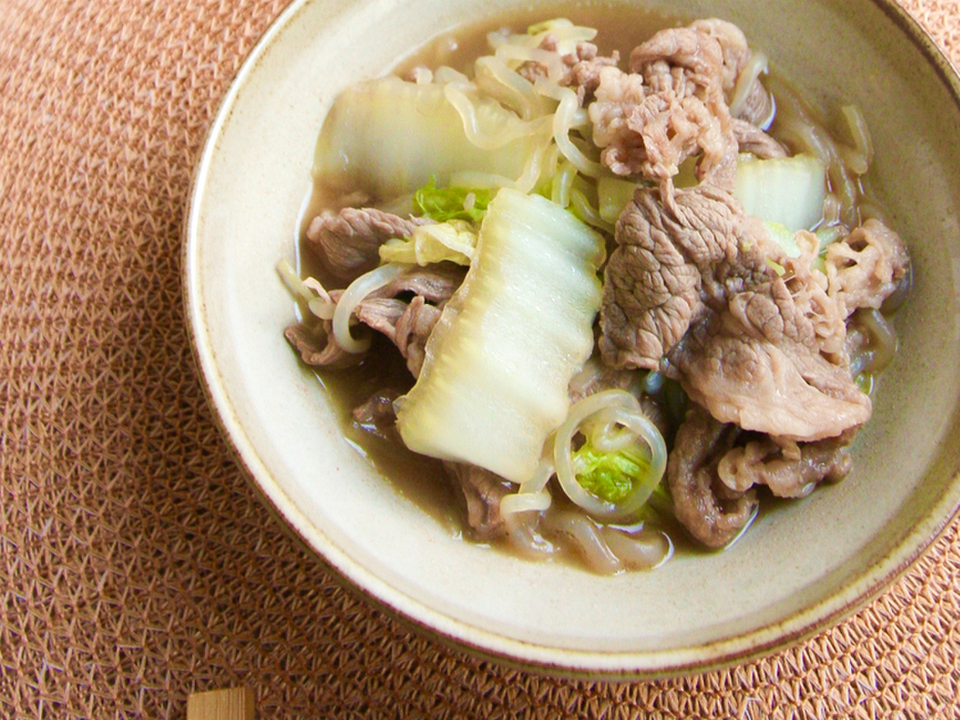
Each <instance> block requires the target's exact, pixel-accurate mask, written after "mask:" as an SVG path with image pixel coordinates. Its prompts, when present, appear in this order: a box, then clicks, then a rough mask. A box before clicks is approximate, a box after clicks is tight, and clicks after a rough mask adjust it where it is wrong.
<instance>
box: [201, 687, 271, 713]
mask: <svg viewBox="0 0 960 720" xmlns="http://www.w3.org/2000/svg"><path fill="white" fill-rule="evenodd" d="M254 716H255V708H254V700H253V690H252V689H251V688H248V687H238V688H228V689H226V690H208V691H207V692H199V693H190V695H188V696H187V720H254Z"/></svg>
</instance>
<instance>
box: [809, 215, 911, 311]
mask: <svg viewBox="0 0 960 720" xmlns="http://www.w3.org/2000/svg"><path fill="white" fill-rule="evenodd" d="M825 263H826V268H827V280H828V281H829V293H830V296H831V297H833V298H834V299H835V300H836V302H837V304H838V305H839V306H840V307H841V308H842V309H843V313H844V317H849V316H850V315H851V314H852V313H853V312H854V311H855V310H857V309H858V308H879V307H880V306H881V305H882V304H883V301H884V300H886V299H887V298H888V297H889V296H890V295H891V294H893V292H894V291H895V290H896V289H897V287H898V286H899V284H900V283H901V282H903V281H904V279H905V278H906V276H907V274H908V272H909V269H910V257H909V255H907V248H906V245H904V243H903V240H901V239H900V236H899V235H897V233H895V232H894V231H893V230H891V229H890V228H888V227H887V226H886V225H884V224H883V223H881V222H880V221H879V220H873V219H870V220H867V221H866V222H865V223H863V225H861V226H860V227H858V228H857V229H856V230H854V231H853V232H852V233H850V234H849V235H848V236H847V237H845V238H844V239H843V240H841V241H839V242H835V243H833V244H831V245H828V246H827V252H826V260H825Z"/></svg>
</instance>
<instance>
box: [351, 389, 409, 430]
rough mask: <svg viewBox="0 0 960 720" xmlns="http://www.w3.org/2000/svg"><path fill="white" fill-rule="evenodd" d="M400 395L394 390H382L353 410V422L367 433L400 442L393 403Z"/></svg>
mask: <svg viewBox="0 0 960 720" xmlns="http://www.w3.org/2000/svg"><path fill="white" fill-rule="evenodd" d="M401 394H402V393H401V392H400V391H399V390H397V389H396V388H391V387H387V388H382V389H380V390H378V391H377V392H375V393H374V394H373V395H371V396H370V397H369V398H367V400H366V402H364V403H363V404H362V405H358V406H357V407H355V408H354V409H353V421H354V422H355V423H356V424H357V425H358V426H360V427H361V428H363V429H364V430H365V431H367V432H368V433H371V434H373V435H376V436H377V437H381V438H384V439H385V440H392V441H394V442H402V441H401V439H400V433H399V432H398V431H397V413H396V411H395V410H394V408H393V401H394V400H396V399H397V398H398V397H400V395H401Z"/></svg>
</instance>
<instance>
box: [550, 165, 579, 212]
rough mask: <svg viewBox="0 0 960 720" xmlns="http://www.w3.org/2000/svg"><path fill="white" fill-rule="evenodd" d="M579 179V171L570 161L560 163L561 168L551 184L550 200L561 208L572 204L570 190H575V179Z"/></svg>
mask: <svg viewBox="0 0 960 720" xmlns="http://www.w3.org/2000/svg"><path fill="white" fill-rule="evenodd" d="M576 177H577V169H576V168H575V167H574V166H573V164H572V163H570V162H569V161H564V162H562V163H560V168H559V169H558V170H557V173H556V174H555V175H554V176H553V180H552V181H551V183H550V199H551V200H552V201H553V202H554V203H555V204H557V205H559V206H560V207H563V208H565V207H567V205H569V204H570V190H571V188H573V181H574V178H576Z"/></svg>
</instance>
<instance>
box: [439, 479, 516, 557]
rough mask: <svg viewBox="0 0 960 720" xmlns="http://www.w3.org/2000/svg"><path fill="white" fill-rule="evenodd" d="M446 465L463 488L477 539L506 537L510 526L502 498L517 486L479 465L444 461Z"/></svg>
mask: <svg viewBox="0 0 960 720" xmlns="http://www.w3.org/2000/svg"><path fill="white" fill-rule="evenodd" d="M443 468H444V470H445V471H446V474H447V476H448V477H449V478H450V479H451V480H452V481H453V483H454V486H455V487H456V488H458V489H459V491H460V496H461V497H462V498H463V501H464V504H465V506H466V510H467V524H468V525H469V527H470V532H471V534H472V535H473V536H474V539H475V540H480V541H490V540H496V539H497V538H500V537H502V536H504V535H505V534H506V533H507V527H506V525H505V523H504V521H503V517H502V516H501V515H500V501H501V500H502V499H503V497H504V496H505V495H509V494H510V493H513V492H516V486H514V485H513V484H512V483H510V482H509V481H508V480H505V479H504V478H502V477H500V476H499V475H496V474H495V473H492V472H490V471H489V470H485V469H484V468H481V467H477V466H476V465H468V464H466V463H455V462H444V463H443Z"/></svg>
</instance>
